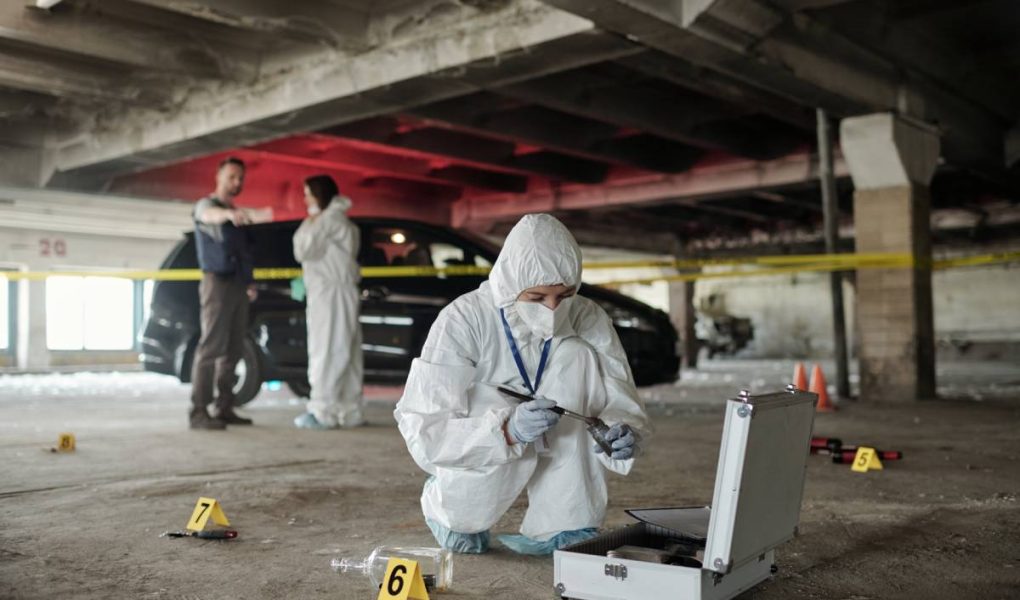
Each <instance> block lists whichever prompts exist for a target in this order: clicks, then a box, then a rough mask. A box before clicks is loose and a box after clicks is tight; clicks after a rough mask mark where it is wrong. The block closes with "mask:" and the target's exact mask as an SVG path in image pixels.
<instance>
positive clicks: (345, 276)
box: [294, 196, 364, 427]
mask: <svg viewBox="0 0 1020 600" xmlns="http://www.w3.org/2000/svg"><path fill="white" fill-rule="evenodd" d="M350 206H351V201H350V199H348V198H346V197H343V196H338V197H336V198H334V199H333V201H332V202H330V204H329V206H327V207H326V209H325V210H323V211H322V213H320V214H319V216H318V217H317V218H315V219H311V218H309V219H305V221H304V222H303V223H301V226H300V227H298V230H297V232H295V233H294V258H296V259H297V260H298V262H300V263H301V266H302V267H303V268H304V279H305V289H306V290H307V300H306V303H307V308H306V311H305V320H306V324H307V329H308V382H309V383H310V384H311V386H312V391H311V398H310V401H309V402H308V412H310V413H312V414H313V415H315V418H316V420H318V421H319V422H320V423H322V424H324V425H327V426H336V425H339V426H341V427H344V426H355V425H358V424H360V423H361V422H362V420H363V416H362V406H363V398H362V376H363V373H364V367H363V357H362V352H361V324H360V323H359V322H358V314H359V312H360V308H361V293H360V291H359V289H358V282H359V281H360V280H361V270H360V268H359V267H358V262H357V256H358V248H359V245H360V238H361V233H360V231H359V230H358V227H357V225H355V224H354V223H352V222H351V220H350V219H349V218H347V210H348V209H349V208H350Z"/></svg>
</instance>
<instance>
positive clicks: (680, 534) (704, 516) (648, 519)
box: [626, 506, 712, 545]
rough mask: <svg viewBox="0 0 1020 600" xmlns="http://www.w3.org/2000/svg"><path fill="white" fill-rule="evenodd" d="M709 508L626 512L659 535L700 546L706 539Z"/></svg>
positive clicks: (651, 509) (634, 510)
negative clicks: (689, 541)
mask: <svg viewBox="0 0 1020 600" xmlns="http://www.w3.org/2000/svg"><path fill="white" fill-rule="evenodd" d="M711 510H712V509H711V508H709V507H707V506H696V507H682V508H632V509H630V510H628V511H626V512H627V514H628V515H630V516H632V517H634V518H635V519H637V520H638V521H641V522H643V523H645V524H647V525H651V526H652V527H655V528H656V529H655V531H656V532H657V533H659V534H660V535H665V536H669V537H675V538H680V539H686V540H691V541H693V542H696V543H699V544H701V545H704V544H705V539H706V538H707V537H708V518H709V514H710V512H711Z"/></svg>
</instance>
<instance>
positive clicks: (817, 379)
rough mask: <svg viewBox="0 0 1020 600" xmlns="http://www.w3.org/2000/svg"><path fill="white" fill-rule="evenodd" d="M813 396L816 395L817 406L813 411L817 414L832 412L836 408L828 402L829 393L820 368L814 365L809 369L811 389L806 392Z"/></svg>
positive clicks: (816, 364)
mask: <svg viewBox="0 0 1020 600" xmlns="http://www.w3.org/2000/svg"><path fill="white" fill-rule="evenodd" d="M808 391H810V392H811V393H813V394H818V405H817V406H816V407H815V409H816V410H817V411H818V412H833V411H834V410H836V407H835V406H834V405H833V404H832V402H831V401H830V400H829V392H828V390H827V389H826V388H825V375H823V374H822V368H821V367H820V366H818V363H815V366H814V368H812V369H811V387H810V389H809V390H808Z"/></svg>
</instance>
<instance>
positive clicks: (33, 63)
mask: <svg viewBox="0 0 1020 600" xmlns="http://www.w3.org/2000/svg"><path fill="white" fill-rule="evenodd" d="M0 87H4V88H10V89H14V90H21V91H25V92H34V93H37V94H44V95H50V96H57V97H65V96H66V97H71V98H84V99H94V100H102V101H115V102H127V103H134V102H139V101H148V102H153V103H156V102H158V101H159V100H160V98H158V97H156V96H155V95H154V94H152V93H149V92H147V91H146V90H145V89H143V88H131V87H126V86H124V85H123V82H122V81H120V80H118V78H117V76H116V75H113V74H110V73H109V72H108V71H105V70H103V69H99V68H96V67H94V66H86V65H82V64H72V63H68V62H61V61H58V60H38V59H36V58H32V57H29V56H27V55H26V54H25V53H23V52H14V51H10V50H4V52H3V53H0Z"/></svg>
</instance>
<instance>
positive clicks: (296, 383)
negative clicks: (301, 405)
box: [287, 378, 312, 398]
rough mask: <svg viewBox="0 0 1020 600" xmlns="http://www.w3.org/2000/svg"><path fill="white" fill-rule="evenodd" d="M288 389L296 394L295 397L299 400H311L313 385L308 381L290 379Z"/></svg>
mask: <svg viewBox="0 0 1020 600" xmlns="http://www.w3.org/2000/svg"><path fill="white" fill-rule="evenodd" d="M287 387H289V388H290V391H292V392H294V395H295V396H297V397H298V398H309V397H310V396H311V393H312V384H310V383H308V379H304V378H302V379H288V380H287Z"/></svg>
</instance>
